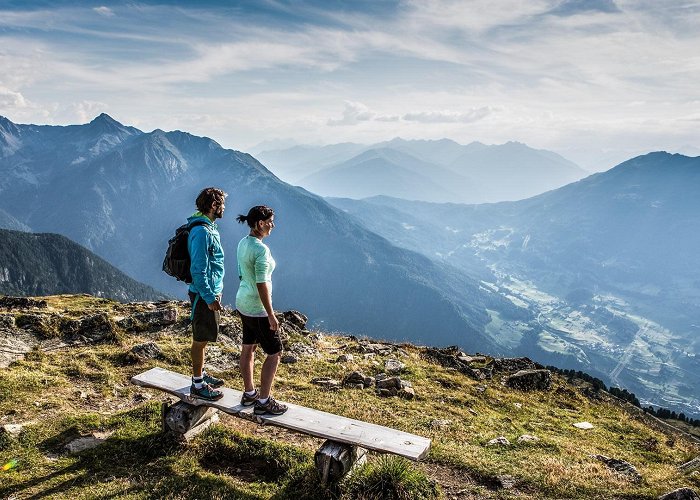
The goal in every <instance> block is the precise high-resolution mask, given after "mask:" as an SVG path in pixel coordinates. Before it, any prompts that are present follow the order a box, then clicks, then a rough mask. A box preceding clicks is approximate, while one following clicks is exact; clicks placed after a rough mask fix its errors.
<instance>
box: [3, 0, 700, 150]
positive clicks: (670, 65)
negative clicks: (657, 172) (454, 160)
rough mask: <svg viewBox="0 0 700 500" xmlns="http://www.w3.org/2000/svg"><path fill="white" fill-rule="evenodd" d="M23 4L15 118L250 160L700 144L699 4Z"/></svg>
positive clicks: (14, 29)
mask: <svg viewBox="0 0 700 500" xmlns="http://www.w3.org/2000/svg"><path fill="white" fill-rule="evenodd" d="M17 5H20V4H19V3H17ZM22 5H23V6H22V7H15V8H14V9H8V8H3V7H0V47H1V48H0V105H1V106H2V110H1V111H0V113H2V114H7V115H8V116H10V117H11V118H13V117H15V118H17V117H23V118H24V117H29V118H30V119H33V120H37V121H38V120H40V119H45V117H46V116H49V117H50V119H52V120H67V121H71V120H73V121H75V120H87V119H89V118H90V116H89V115H90V114H91V113H98V112H101V111H108V112H113V113H117V114H118V115H119V116H120V118H121V119H122V120H123V121H126V122H130V123H134V124H137V125H138V124H153V126H154V127H155V126H159V127H167V126H169V125H170V126H172V127H173V128H182V129H187V127H193V130H191V131H192V132H194V133H200V134H204V135H207V134H208V135H212V136H214V138H215V139H217V140H219V141H220V142H221V143H222V144H228V145H230V146H233V147H240V144H239V143H240V141H247V142H248V143H250V144H252V143H257V142H260V141H262V140H264V139H272V138H274V137H292V138H294V139H297V140H299V141H314V140H326V141H331V142H341V141H346V140H360V139H364V138H369V139H370V140H381V139H384V138H391V137H394V136H396V135H406V136H412V137H421V136H425V137H432V138H435V137H437V136H438V134H443V135H445V136H450V137H453V138H455V139H458V140H460V139H461V140H466V141H468V140H474V139H476V140H481V141H483V142H504V141H506V140H511V139H513V140H520V141H522V142H528V143H530V144H532V145H534V146H537V147H548V148H555V149H558V150H560V151H564V150H573V149H575V148H580V147H584V146H583V144H584V142H585V141H587V142H586V143H585V144H586V145H588V146H590V148H598V147H599V144H603V143H606V147H609V146H610V144H608V143H607V142H606V141H607V139H606V138H607V137H614V138H615V140H617V141H618V142H620V143H622V142H624V145H622V144H621V146H620V147H621V149H624V150H625V151H628V150H631V149H634V148H637V147H648V146H647V144H649V137H651V135H652V134H653V132H654V130H655V129H656V130H657V131H658V137H659V139H658V141H659V142H664V141H666V142H667V143H669V144H671V143H673V144H676V143H690V142H693V141H695V142H696V139H693V138H694V137H695V135H696V134H695V132H694V130H693V129H692V125H691V124H692V123H693V122H692V121H690V120H692V119H694V118H696V117H697V116H698V113H700V107H698V106H700V104H698V99H697V90H696V87H697V85H696V82H697V81H698V80H699V79H700V55H698V51H697V47H698V46H700V32H698V30H697V26H698V25H699V24H700V2H698V1H697V0H688V1H684V2H672V1H665V0H585V1H584V0H531V1H528V2H522V1H521V0H501V1H499V2H497V3H494V2H492V1H490V0H470V1H469V2H464V1H462V0H405V1H402V0H397V1H392V2H364V1H363V2H348V3H342V4H341V3H334V2H329V3H324V2H304V1H301V2H295V3H293V4H292V3H289V2H282V1H267V2H250V3H246V2H244V3H236V4H223V3H222V4H220V3H217V2H211V1H201V2H191V3H188V2H183V1H177V2H168V1H167V0H164V1H163V2H159V3H152V2H142V3H138V2H130V1H124V2H110V3H105V4H100V3H93V4H92V5H89V6H87V5H86V4H83V3H82V2H76V3H69V2H57V3H55V4H54V5H55V6H52V5H51V3H50V2H44V1H37V2H33V1H32V0H27V1H26V2H25V3H24V4H22ZM338 103H345V104H344V108H343V109H342V110H339V108H338ZM640 103H643V104H640ZM329 117H330V119H329ZM329 127H332V132H331V133H330V134H329ZM642 137H643V139H641V138H642ZM663 138H665V139H663ZM576 141H578V142H577V143H576V144H574V143H575V142H576ZM623 146H624V148H623ZM668 147H669V148H671V147H672V146H668Z"/></svg>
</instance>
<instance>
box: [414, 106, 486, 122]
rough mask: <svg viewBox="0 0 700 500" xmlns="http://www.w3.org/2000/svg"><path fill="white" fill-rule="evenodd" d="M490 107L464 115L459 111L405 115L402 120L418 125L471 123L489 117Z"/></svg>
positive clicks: (473, 110) (423, 112)
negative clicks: (417, 123) (418, 123)
mask: <svg viewBox="0 0 700 500" xmlns="http://www.w3.org/2000/svg"><path fill="white" fill-rule="evenodd" d="M491 112H492V109H491V108H490V107H482V108H477V109H472V110H470V111H467V112H466V113H463V112H459V111H421V112H413V113H406V114H405V115H403V116H402V119H403V120H406V121H409V122H420V123H473V122H476V121H479V120H481V119H482V118H485V117H486V116H488V115H490V114H491Z"/></svg>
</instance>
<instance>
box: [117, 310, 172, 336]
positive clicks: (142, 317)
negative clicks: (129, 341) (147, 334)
mask: <svg viewBox="0 0 700 500" xmlns="http://www.w3.org/2000/svg"><path fill="white" fill-rule="evenodd" d="M154 307H155V306H154ZM175 323H177V309H175V308H174V307H166V308H162V309H154V310H150V311H143V312H138V313H135V314H132V315H131V316H128V317H126V318H124V319H120V320H119V321H117V326H119V327H121V328H124V329H125V330H130V331H145V330H151V329H153V328H159V327H163V326H168V325H174V324H175Z"/></svg>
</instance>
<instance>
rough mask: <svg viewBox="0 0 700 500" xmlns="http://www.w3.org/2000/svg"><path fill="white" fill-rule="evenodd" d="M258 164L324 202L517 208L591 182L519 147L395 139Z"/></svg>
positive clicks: (295, 152)
mask: <svg viewBox="0 0 700 500" xmlns="http://www.w3.org/2000/svg"><path fill="white" fill-rule="evenodd" d="M256 156H257V157H258V158H259V159H260V160H261V161H262V162H263V163H265V164H266V165H268V166H269V167H270V168H271V169H272V170H273V171H274V172H275V173H277V175H279V176H280V177H281V178H283V179H285V180H287V181H289V182H292V183H298V184H299V185H301V186H303V187H305V188H307V189H309V190H311V191H313V192H315V193H318V194H322V195H324V196H335V197H349V198H355V199H360V198H366V197H370V196H376V195H386V196H392V197H397V198H403V199H408V200H420V201H432V202H456V203H485V202H497V201H504V200H519V199H524V198H528V197H531V196H534V195H537V194H540V193H542V192H544V191H548V190H551V189H555V188H558V187H561V186H563V185H565V184H568V183H570V182H574V181H576V180H579V179H581V178H583V177H585V176H586V175H588V173H587V172H586V171H584V170H582V169H581V168H579V167H578V166H577V165H575V164H574V163H572V162H570V161H568V160H566V159H565V158H563V157H561V156H559V155H557V154H556V153H552V152H550V151H545V150H536V149H532V148H530V147H528V146H526V145H524V144H521V143H518V142H508V143H506V144H501V145H492V146H489V145H486V144H482V143H480V142H472V143H470V144H468V145H462V144H459V143H457V142H455V141H452V140H449V139H441V140H433V141H428V140H411V141H407V140H403V139H400V138H396V139H392V140H391V141H386V142H381V143H377V144H372V145H361V144H355V143H342V144H336V145H329V146H323V147H314V146H295V147H292V148H286V149H281V150H269V151H260V152H259V153H257V154H256Z"/></svg>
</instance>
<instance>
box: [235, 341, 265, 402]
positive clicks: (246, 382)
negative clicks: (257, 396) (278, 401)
mask: <svg viewBox="0 0 700 500" xmlns="http://www.w3.org/2000/svg"><path fill="white" fill-rule="evenodd" d="M257 347H258V344H243V346H242V348H241V361H240V366H241V375H243V388H244V389H243V390H244V391H246V392H253V391H254V390H255V384H254V383H253V364H254V362H255V349H256V348H257ZM263 366H264V365H263Z"/></svg>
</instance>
